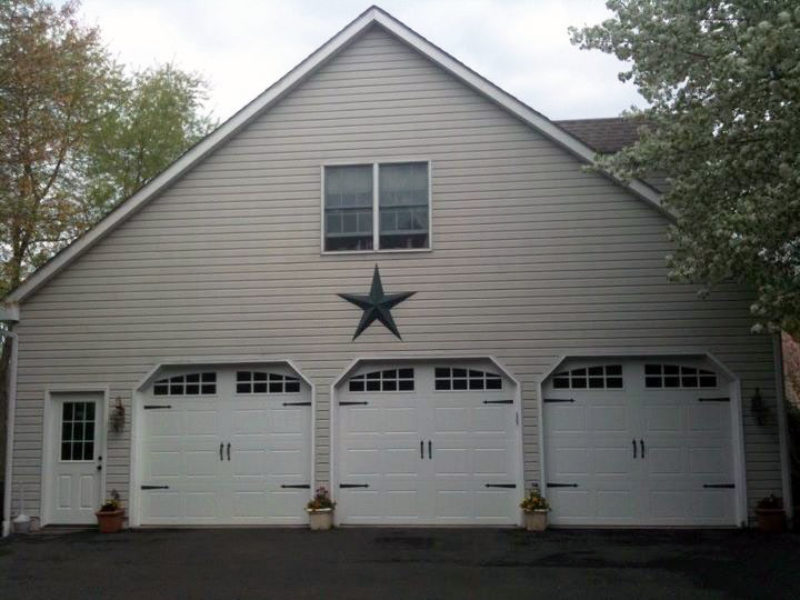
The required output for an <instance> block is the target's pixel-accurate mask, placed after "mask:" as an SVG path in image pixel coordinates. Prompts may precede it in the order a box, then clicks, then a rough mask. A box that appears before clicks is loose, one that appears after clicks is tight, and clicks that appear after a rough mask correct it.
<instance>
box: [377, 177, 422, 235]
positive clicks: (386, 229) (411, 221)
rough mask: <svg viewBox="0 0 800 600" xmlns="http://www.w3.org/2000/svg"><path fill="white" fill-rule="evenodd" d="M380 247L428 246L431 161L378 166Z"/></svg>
mask: <svg viewBox="0 0 800 600" xmlns="http://www.w3.org/2000/svg"><path fill="white" fill-rule="evenodd" d="M378 181H379V206H380V223H381V226H380V233H381V236H380V248H381V250H389V249H397V248H427V247H428V163H424V162H420V163H416V162H415V163H393V164H382V165H380V166H379V176H378Z"/></svg>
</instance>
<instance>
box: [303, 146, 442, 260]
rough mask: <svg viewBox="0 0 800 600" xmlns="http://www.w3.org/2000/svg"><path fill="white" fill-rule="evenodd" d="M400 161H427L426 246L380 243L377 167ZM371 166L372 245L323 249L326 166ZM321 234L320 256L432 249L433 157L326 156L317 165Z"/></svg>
mask: <svg viewBox="0 0 800 600" xmlns="http://www.w3.org/2000/svg"><path fill="white" fill-rule="evenodd" d="M403 163H425V164H427V165H428V245H427V246H426V247H425V248H381V247H380V238H381V232H380V224H381V202H380V168H381V166H382V165H396V164H403ZM370 165H371V166H372V248H370V249H369V250H326V249H325V225H326V221H325V170H326V169H327V168H328V167H368V166H370ZM320 169H321V172H322V174H321V176H320V234H319V243H320V246H319V252H320V255H322V256H340V255H343V254H345V255H347V254H350V255H356V256H357V255H360V254H361V255H364V254H366V255H369V254H398V253H399V254H402V253H409V252H433V191H432V190H431V187H432V183H433V178H432V176H431V171H432V170H433V161H432V160H431V159H430V158H419V157H416V158H415V157H401V158H396V157H395V158H389V159H381V160H370V159H365V160H363V161H352V160H329V161H325V162H323V163H322V164H321V165H320Z"/></svg>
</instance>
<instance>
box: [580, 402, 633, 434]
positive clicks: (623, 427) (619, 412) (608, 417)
mask: <svg viewBox="0 0 800 600" xmlns="http://www.w3.org/2000/svg"><path fill="white" fill-rule="evenodd" d="M628 420H629V415H628V411H627V408H626V407H624V406H592V407H591V408H590V409H589V421H588V426H587V429H588V431H593V432H599V433H627V432H628V431H630V428H631V426H630V423H629V421H628Z"/></svg>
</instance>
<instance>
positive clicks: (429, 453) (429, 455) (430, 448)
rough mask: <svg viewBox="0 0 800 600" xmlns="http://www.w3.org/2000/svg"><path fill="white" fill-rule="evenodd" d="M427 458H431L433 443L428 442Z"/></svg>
mask: <svg viewBox="0 0 800 600" xmlns="http://www.w3.org/2000/svg"><path fill="white" fill-rule="evenodd" d="M428 458H433V442H431V441H430V440H428Z"/></svg>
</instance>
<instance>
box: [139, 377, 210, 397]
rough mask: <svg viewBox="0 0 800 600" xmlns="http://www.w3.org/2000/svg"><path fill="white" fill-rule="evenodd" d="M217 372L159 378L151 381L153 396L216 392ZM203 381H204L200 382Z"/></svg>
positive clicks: (195, 394) (197, 394)
mask: <svg viewBox="0 0 800 600" xmlns="http://www.w3.org/2000/svg"><path fill="white" fill-rule="evenodd" d="M216 381H217V374H216V373H214V372H206V373H188V374H185V375H175V376H174V377H166V378H164V379H159V380H158V381H156V382H155V383H153V395H154V396H199V395H213V394H216V393H217V385H216ZM200 382H204V383H200Z"/></svg>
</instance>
